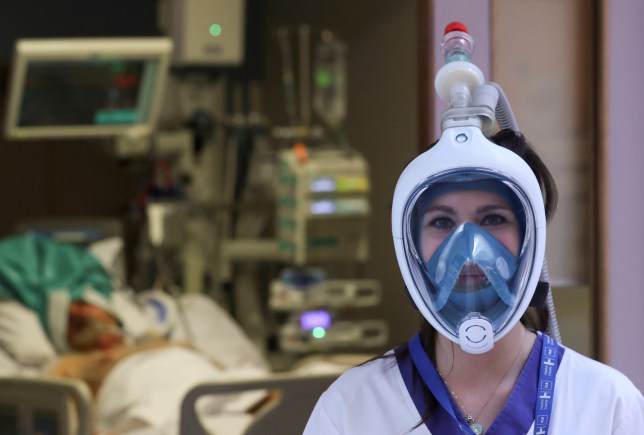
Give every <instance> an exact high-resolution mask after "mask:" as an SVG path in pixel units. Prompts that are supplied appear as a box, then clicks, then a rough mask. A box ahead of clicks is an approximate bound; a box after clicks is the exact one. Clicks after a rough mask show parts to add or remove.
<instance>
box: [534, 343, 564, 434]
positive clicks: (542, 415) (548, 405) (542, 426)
mask: <svg viewBox="0 0 644 435" xmlns="http://www.w3.org/2000/svg"><path fill="white" fill-rule="evenodd" d="M559 351H560V348H559V346H558V345H557V342H556V341H555V340H553V339H552V338H550V337H548V336H547V335H545V334H543V344H542V347H541V367H540V368H539V386H538V388H537V402H536V404H535V420H534V435H546V434H547V433H548V428H549V426H550V416H551V414H552V400H553V394H554V389H555V378H556V376H557V370H559V360H560V355H559Z"/></svg>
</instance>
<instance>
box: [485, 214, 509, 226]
mask: <svg viewBox="0 0 644 435" xmlns="http://www.w3.org/2000/svg"><path fill="white" fill-rule="evenodd" d="M507 221H508V220H507V219H506V218H505V217H503V216H501V215H498V214H491V215H487V216H485V217H484V218H483V220H482V221H481V226H492V227H496V226H499V225H503V224H504V223H506V222H507Z"/></svg>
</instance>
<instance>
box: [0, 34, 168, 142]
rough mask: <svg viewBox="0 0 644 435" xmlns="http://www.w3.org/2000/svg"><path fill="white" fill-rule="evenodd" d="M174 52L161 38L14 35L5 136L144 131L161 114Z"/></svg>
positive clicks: (102, 135) (147, 131)
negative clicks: (75, 37)
mask: <svg viewBox="0 0 644 435" xmlns="http://www.w3.org/2000/svg"><path fill="white" fill-rule="evenodd" d="M171 52H172V41H171V40H170V39H169V38H165V37H156V38H97V39H31V40H19V41H17V43H16V47H15V52H14V58H13V65H12V71H11V79H10V82H9V92H8V106H7V114H6V119H5V135H6V136H7V138H9V139H33V138H89V137H110V136H112V137H113V136H119V135H126V134H128V135H141V136H143V135H147V134H149V133H150V132H151V131H152V130H153V128H154V125H155V122H156V120H157V117H158V114H159V110H160V105H161V100H162V97H163V91H164V87H165V84H166V79H167V75H168V68H169V61H170V57H171Z"/></svg>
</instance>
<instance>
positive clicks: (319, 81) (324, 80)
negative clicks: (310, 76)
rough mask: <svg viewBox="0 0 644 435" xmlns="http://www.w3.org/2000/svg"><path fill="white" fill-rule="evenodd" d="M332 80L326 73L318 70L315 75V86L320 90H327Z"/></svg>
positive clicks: (329, 74)
mask: <svg viewBox="0 0 644 435" xmlns="http://www.w3.org/2000/svg"><path fill="white" fill-rule="evenodd" d="M332 81H333V78H332V77H331V73H329V72H328V71H324V70H320V71H316V73H315V84H316V85H317V86H319V87H320V88H328V87H329V86H330V85H331V82H332Z"/></svg>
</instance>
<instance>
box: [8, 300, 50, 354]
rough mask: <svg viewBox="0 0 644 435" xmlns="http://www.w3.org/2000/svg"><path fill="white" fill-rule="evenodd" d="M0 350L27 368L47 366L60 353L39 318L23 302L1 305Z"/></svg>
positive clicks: (10, 302)
mask: <svg viewBox="0 0 644 435" xmlns="http://www.w3.org/2000/svg"><path fill="white" fill-rule="evenodd" d="M0 346H1V347H2V348H3V349H5V350H6V351H7V353H9V355H11V356H12V357H13V358H14V359H15V360H16V362H18V363H19V364H20V365H24V366H43V365H45V364H47V363H49V362H50V361H52V360H53V359H55V358H56V352H55V351H54V348H53V346H52V344H51V342H50V341H49V339H48V338H47V337H46V335H45V331H44V330H43V328H42V326H41V325H40V321H39V320H38V316H37V315H36V313H34V312H33V311H32V310H30V309H28V308H26V307H24V306H23V305H22V304H20V303H19V302H15V301H2V302H0Z"/></svg>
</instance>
